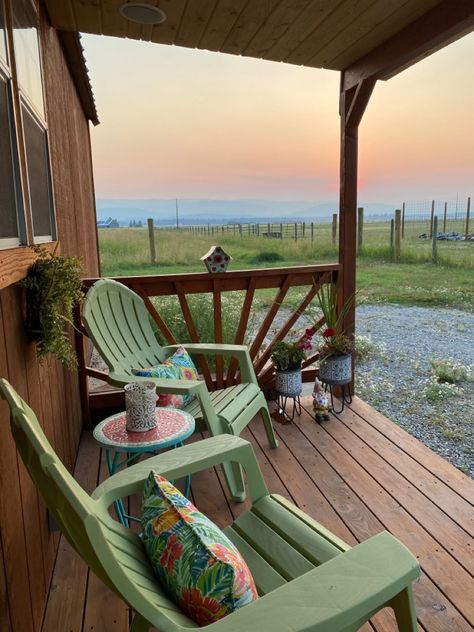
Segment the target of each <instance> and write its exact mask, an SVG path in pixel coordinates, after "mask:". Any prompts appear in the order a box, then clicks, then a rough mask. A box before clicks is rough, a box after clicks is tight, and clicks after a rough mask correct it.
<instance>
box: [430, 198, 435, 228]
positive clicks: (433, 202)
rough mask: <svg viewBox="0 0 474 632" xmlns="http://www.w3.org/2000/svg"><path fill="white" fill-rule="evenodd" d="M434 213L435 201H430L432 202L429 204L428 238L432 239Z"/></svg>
mask: <svg viewBox="0 0 474 632" xmlns="http://www.w3.org/2000/svg"><path fill="white" fill-rule="evenodd" d="M434 212H435V201H434V200H432V202H431V217H430V237H433V222H434Z"/></svg>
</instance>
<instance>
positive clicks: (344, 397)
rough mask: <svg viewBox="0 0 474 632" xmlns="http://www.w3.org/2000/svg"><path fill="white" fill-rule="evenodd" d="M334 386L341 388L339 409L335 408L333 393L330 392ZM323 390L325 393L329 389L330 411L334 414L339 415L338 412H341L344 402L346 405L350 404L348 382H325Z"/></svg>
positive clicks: (350, 397)
mask: <svg viewBox="0 0 474 632" xmlns="http://www.w3.org/2000/svg"><path fill="white" fill-rule="evenodd" d="M334 386H338V387H339V388H340V389H341V390H342V395H341V409H340V410H336V407H335V406H334V395H333V392H332V389H333V388H334ZM324 390H325V391H326V393H327V392H328V391H329V393H330V395H331V411H332V412H333V413H335V414H336V415H339V414H340V413H342V411H343V410H344V408H345V405H346V404H348V405H349V404H352V393H351V385H350V384H328V383H327V382H325V383H324Z"/></svg>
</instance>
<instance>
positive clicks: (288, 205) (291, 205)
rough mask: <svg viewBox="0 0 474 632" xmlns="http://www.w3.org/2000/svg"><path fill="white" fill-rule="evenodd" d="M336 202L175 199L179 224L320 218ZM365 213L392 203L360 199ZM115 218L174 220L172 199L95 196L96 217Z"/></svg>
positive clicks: (381, 212) (387, 211) (125, 221)
mask: <svg viewBox="0 0 474 632" xmlns="http://www.w3.org/2000/svg"><path fill="white" fill-rule="evenodd" d="M338 206H339V204H338V203H337V202H320V203H316V204H315V203H313V202H298V201H296V202H289V201H281V200H245V199H244V200H192V199H184V200H178V217H179V222H180V224H188V225H189V224H208V223H211V224H230V223H232V224H234V223H248V222H255V223H257V222H260V223H266V222H284V221H290V222H295V221H314V222H323V221H327V220H329V219H330V218H331V216H332V214H333V213H336V212H337V210H338ZM360 206H363V207H364V209H365V217H373V218H374V219H375V218H383V217H387V216H389V215H390V216H392V215H393V212H394V210H395V208H396V206H395V205H391V204H384V203H380V204H379V203H370V204H364V203H363V202H361V203H360ZM107 217H112V218H114V219H117V220H118V222H119V224H120V225H121V226H128V225H129V224H130V222H132V221H135V222H139V221H142V222H146V220H147V218H149V217H152V218H153V220H154V221H155V224H161V225H169V224H171V225H173V224H176V200H164V199H149V200H140V199H129V200H114V199H106V198H98V199H97V219H100V220H104V219H107Z"/></svg>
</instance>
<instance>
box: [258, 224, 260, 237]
mask: <svg viewBox="0 0 474 632" xmlns="http://www.w3.org/2000/svg"><path fill="white" fill-rule="evenodd" d="M257 237H260V224H257Z"/></svg>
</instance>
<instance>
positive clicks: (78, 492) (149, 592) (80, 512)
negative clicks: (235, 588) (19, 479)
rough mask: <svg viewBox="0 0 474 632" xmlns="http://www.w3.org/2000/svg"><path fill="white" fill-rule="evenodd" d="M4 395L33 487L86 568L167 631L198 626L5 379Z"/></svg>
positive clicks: (135, 537) (134, 539) (138, 542)
mask: <svg viewBox="0 0 474 632" xmlns="http://www.w3.org/2000/svg"><path fill="white" fill-rule="evenodd" d="M0 395H1V396H2V397H3V398H4V399H6V401H7V402H8V404H9V406H10V410H11V430H12V434H13V438H14V440H15V443H16V446H17V449H18V452H19V454H20V456H21V458H22V460H23V462H24V464H25V466H26V468H27V470H28V472H29V474H30V476H31V479H32V480H33V483H34V484H35V485H36V487H37V488H38V490H39V492H40V493H41V495H42V497H43V499H44V501H45V503H46V505H47V507H48V509H49V511H50V512H51V514H52V515H53V517H54V519H55V520H56V521H57V523H58V525H59V527H60V528H61V531H62V532H63V533H64V535H65V536H66V538H67V539H68V541H69V542H70V543H71V545H72V546H73V547H74V548H75V549H76V551H77V552H78V553H79V555H80V556H81V557H82V558H83V560H84V561H85V562H86V564H87V565H88V566H89V567H90V568H91V569H92V571H93V572H94V573H95V574H96V575H97V576H98V577H99V578H100V579H101V580H102V581H103V582H104V583H105V584H106V585H108V586H109V588H111V589H112V590H114V591H115V592H116V593H118V594H119V595H120V596H121V597H122V598H123V599H124V600H125V601H126V602H127V603H128V604H129V605H131V606H132V608H134V609H135V610H136V611H138V612H140V613H141V614H142V615H143V616H145V617H146V618H148V619H150V620H151V621H152V622H154V625H158V624H160V628H162V629H163V630H182V629H183V628H188V627H195V626H194V625H193V624H192V622H191V621H190V620H189V619H188V617H186V616H185V615H184V614H183V613H182V612H181V611H180V610H179V608H178V607H177V606H176V605H175V604H174V603H173V602H171V601H170V599H169V598H168V597H167V596H166V595H165V594H164V592H163V591H162V590H161V589H160V587H159V585H158V583H157V581H156V579H155V577H154V575H153V571H152V569H151V567H150V564H149V563H148V560H147V558H146V556H145V553H144V549H143V545H142V543H141V540H140V538H139V537H138V535H137V534H136V533H134V532H133V531H131V530H130V529H126V528H125V527H123V526H122V525H120V524H119V523H117V522H116V521H115V520H113V519H112V517H111V516H110V515H109V514H108V512H107V510H106V509H105V508H104V507H103V506H102V504H100V503H99V502H98V501H96V500H94V499H92V498H91V497H90V496H89V495H88V494H87V493H86V492H85V491H84V490H83V489H82V487H81V486H80V485H79V484H78V483H77V481H76V480H75V479H74V478H73V476H72V475H71V474H70V473H69V472H68V471H67V469H66V468H65V467H64V465H63V464H62V463H61V461H60V459H59V457H58V456H57V454H56V453H55V452H54V450H53V448H52V446H51V444H50V443H49V441H48V439H47V438H46V436H45V434H44V432H43V430H42V428H41V426H40V424H39V422H38V419H37V417H36V415H35V413H34V412H33V411H32V409H31V408H30V407H29V406H28V405H27V404H26V403H25V402H24V401H23V399H22V398H21V397H20V396H19V395H18V393H17V392H16V391H15V390H14V389H13V387H12V386H11V385H10V384H9V383H8V382H7V381H6V380H5V379H0ZM96 551H97V554H96ZM99 558H100V559H99Z"/></svg>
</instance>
